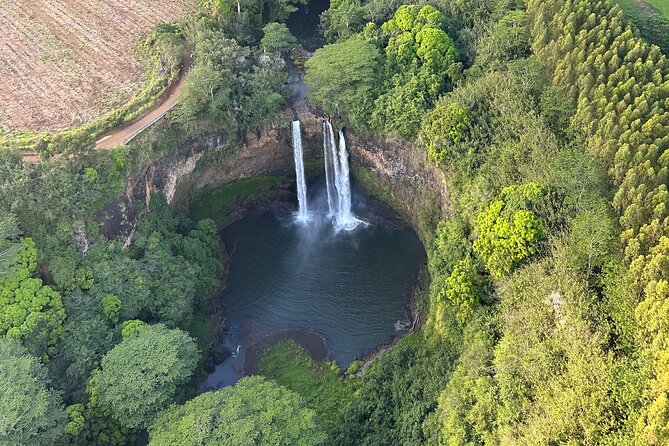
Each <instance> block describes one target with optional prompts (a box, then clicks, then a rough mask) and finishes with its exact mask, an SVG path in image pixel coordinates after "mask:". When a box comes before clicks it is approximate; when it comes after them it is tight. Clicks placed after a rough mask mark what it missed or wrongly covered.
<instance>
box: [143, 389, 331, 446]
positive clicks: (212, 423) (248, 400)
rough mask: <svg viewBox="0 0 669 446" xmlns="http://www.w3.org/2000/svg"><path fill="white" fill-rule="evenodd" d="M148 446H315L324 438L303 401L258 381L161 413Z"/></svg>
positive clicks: (312, 412)
mask: <svg viewBox="0 0 669 446" xmlns="http://www.w3.org/2000/svg"><path fill="white" fill-rule="evenodd" d="M149 433H150V440H149V445H150V446H188V445H193V446H196V445H197V446H315V445H319V444H321V443H322V441H323V440H324V439H325V435H324V433H323V431H322V429H321V426H320V424H319V422H318V420H317V418H316V415H315V413H314V411H312V410H311V409H308V408H306V407H305V406H304V401H303V400H302V398H301V397H300V396H299V395H297V394H295V393H293V392H291V391H290V390H288V389H286V388H285V387H281V386H279V385H277V384H275V383H273V382H271V381H267V380H265V379H264V378H262V377H260V376H252V377H249V378H243V379H242V380H240V381H239V382H238V383H237V385H236V386H234V387H225V388H223V389H221V390H218V391H216V392H208V393H204V394H202V395H200V396H198V397H196V398H194V399H192V400H190V401H188V402H186V403H185V404H184V405H182V406H174V407H171V408H170V409H167V410H165V411H164V412H162V413H161V414H160V415H159V416H158V418H157V419H156V421H155V423H153V425H152V426H151V427H150V429H149Z"/></svg>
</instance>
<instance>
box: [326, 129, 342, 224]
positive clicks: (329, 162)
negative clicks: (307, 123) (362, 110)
mask: <svg viewBox="0 0 669 446" xmlns="http://www.w3.org/2000/svg"><path fill="white" fill-rule="evenodd" d="M334 147H335V141H334V131H333V130H332V124H330V122H329V121H323V155H324V158H325V187H326V190H327V195H328V217H330V218H332V217H334V215H335V214H336V213H337V208H338V207H339V201H338V197H337V187H336V184H335V183H336V178H337V177H336V173H335V166H336V165H337V153H336V150H335V149H334Z"/></svg>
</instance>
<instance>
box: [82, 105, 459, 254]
mask: <svg viewBox="0 0 669 446" xmlns="http://www.w3.org/2000/svg"><path fill="white" fill-rule="evenodd" d="M297 112H298V115H299V118H300V121H301V122H302V129H303V147H304V156H305V169H306V172H307V175H308V176H309V177H317V176H320V175H322V174H323V136H322V122H323V119H324V117H323V116H322V114H321V113H320V112H319V111H318V110H316V109H314V108H311V107H309V106H307V105H302V106H300V107H299V108H298V110H297ZM291 119H292V113H291V112H289V111H287V112H286V116H285V122H286V124H285V125H280V126H276V127H274V128H268V129H264V130H262V131H261V132H258V133H251V134H249V135H247V137H246V143H245V144H243V145H241V146H238V147H234V148H230V147H229V146H228V144H227V142H228V141H227V138H226V135H225V133H223V132H221V133H216V134H210V135H206V136H204V137H200V138H198V139H196V140H190V141H187V142H186V143H185V144H184V145H183V146H182V147H180V148H179V149H177V150H176V151H174V152H173V153H172V154H170V155H167V156H165V157H161V158H158V159H156V160H154V161H153V162H152V163H151V164H150V165H149V166H148V168H147V169H146V170H145V172H144V173H143V174H142V175H140V176H138V177H137V178H134V179H132V180H130V181H129V183H128V185H127V188H126V193H125V194H124V195H123V196H121V197H119V198H118V199H116V200H114V201H113V202H111V203H110V204H108V205H107V206H106V207H105V208H104V209H102V210H101V211H100V212H98V213H97V214H96V216H95V219H96V221H98V222H99V223H100V232H101V233H102V234H103V235H105V236H107V237H108V238H111V239H118V240H122V241H124V242H125V243H126V244H129V243H130V241H131V240H132V234H133V232H134V227H135V224H136V222H137V220H138V218H139V216H140V215H141V214H142V213H143V212H145V211H146V210H147V209H148V203H149V201H150V198H151V195H152V194H153V193H155V192H156V191H163V193H164V194H165V196H166V198H167V200H168V202H170V203H171V204H172V205H173V206H174V207H180V208H185V207H187V205H188V203H189V201H190V200H191V198H192V197H193V194H194V193H196V192H197V191H199V190H201V189H204V188H207V189H215V188H217V187H220V186H222V185H225V184H227V183H230V182H233V181H236V180H241V179H246V178H252V177H257V176H264V175H276V176H286V177H294V175H295V171H294V165H293V153H292V146H291V139H290V138H291V135H290V130H289V126H288V123H289V122H290V121H291ZM346 135H347V136H346V137H347V142H348V148H349V151H350V156H351V166H352V172H353V176H354V181H355V180H359V182H360V183H361V186H362V187H363V189H365V190H366V191H367V192H370V193H373V194H374V195H375V196H376V197H377V198H380V199H382V200H384V201H386V202H388V204H389V205H390V206H392V207H393V208H394V209H395V210H396V211H397V212H398V213H400V214H401V215H402V216H403V217H404V218H405V219H406V221H407V222H408V223H410V224H411V225H412V226H413V227H414V229H418V224H419V222H418V215H419V213H420V210H421V208H422V207H423V206H424V203H425V200H426V199H430V200H431V201H432V203H433V205H436V207H437V209H436V211H437V212H439V213H440V214H441V216H442V217H445V216H446V215H447V214H448V212H449V201H448V193H447V190H446V187H445V181H444V177H443V173H442V172H441V171H439V170H438V169H436V168H434V167H433V166H431V165H429V164H427V163H426V162H425V155H424V151H422V150H420V149H419V148H417V147H415V146H413V145H412V144H408V143H406V142H405V141H401V140H395V139H381V138H376V137H370V136H366V135H360V134H356V133H354V132H347V133H346ZM205 155H206V156H205ZM358 176H359V177H360V178H356V177H358ZM363 176H364V178H362V177H363ZM371 189H373V190H371Z"/></svg>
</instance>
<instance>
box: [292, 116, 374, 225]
mask: <svg viewBox="0 0 669 446" xmlns="http://www.w3.org/2000/svg"><path fill="white" fill-rule="evenodd" d="M292 132H293V155H294V158H295V174H296V177H297V199H298V202H299V209H298V212H297V216H296V218H297V221H299V222H301V223H304V222H306V221H308V220H309V211H308V207H307V186H306V181H305V178H304V160H303V154H302V135H301V131H300V121H293V123H292ZM323 151H324V154H325V184H326V190H327V197H328V218H330V219H332V222H333V224H334V227H335V230H338V231H339V230H345V231H351V230H353V229H355V228H356V227H357V226H358V225H359V224H360V223H363V222H362V220H359V219H357V218H356V217H355V216H354V215H353V212H352V211H351V179H350V173H349V165H348V151H347V150H346V139H345V138H344V133H343V132H342V131H341V130H340V131H339V145H337V141H336V139H335V134H334V129H333V128H332V124H331V123H330V122H329V121H324V122H323Z"/></svg>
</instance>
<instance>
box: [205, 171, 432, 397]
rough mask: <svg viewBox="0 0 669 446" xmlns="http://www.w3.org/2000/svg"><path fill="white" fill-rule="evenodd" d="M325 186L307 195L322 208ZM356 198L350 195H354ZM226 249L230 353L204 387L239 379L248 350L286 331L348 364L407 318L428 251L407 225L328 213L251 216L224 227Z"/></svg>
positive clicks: (397, 329)
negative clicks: (352, 224)
mask: <svg viewBox="0 0 669 446" xmlns="http://www.w3.org/2000/svg"><path fill="white" fill-rule="evenodd" d="M323 186H324V185H323V184H322V183H321V184H319V187H313V186H312V189H314V190H315V189H319V190H318V192H317V193H316V195H315V196H313V197H310V198H312V201H313V202H314V203H320V205H321V206H322V205H323V204H326V203H323V201H325V196H324V195H325V194H324V189H323ZM360 198H361V197H359V196H357V194H354V200H356V199H360ZM221 237H222V240H223V242H224V244H225V246H226V249H227V251H228V252H229V254H230V268H229V279H228V285H227V289H226V291H225V292H224V296H223V300H224V302H225V314H226V317H227V325H228V335H227V337H226V343H227V347H228V348H229V349H230V350H231V351H232V352H233V355H232V356H230V357H229V358H228V359H226V360H225V361H224V362H223V363H221V364H220V365H218V366H217V368H216V370H215V371H214V372H213V373H212V374H211V375H209V377H208V378H207V381H206V383H205V384H204V385H203V390H210V389H216V388H219V387H222V386H226V385H232V384H234V383H235V382H236V381H237V380H239V379H240V378H241V377H242V376H243V372H244V360H245V352H246V349H247V348H248V347H249V346H251V345H253V344H255V343H257V342H258V341H259V340H261V339H263V337H266V336H268V335H272V334H275V333H278V332H282V331H284V330H309V331H310V332H316V333H318V334H319V335H320V336H321V337H322V338H323V339H324V341H325V344H326V346H327V349H328V352H329V354H330V357H331V359H334V360H336V361H337V363H338V364H339V365H340V366H341V367H342V368H344V369H345V368H346V367H348V365H349V364H350V363H351V361H353V360H354V359H356V358H360V357H362V356H364V355H365V354H367V353H369V352H371V351H373V350H374V349H376V348H377V347H378V346H379V345H382V344H385V343H387V342H389V341H390V340H391V339H392V338H393V337H394V336H396V335H398V334H400V333H401V332H402V331H403V330H404V329H406V328H407V327H408V326H409V324H410V320H409V315H408V313H407V305H408V304H409V300H410V294H411V290H412V288H413V285H414V283H415V281H416V277H417V272H418V269H419V267H420V265H421V264H422V263H423V262H424V260H425V252H424V250H423V247H422V245H421V243H420V241H419V239H418V237H417V236H416V234H415V233H414V232H413V231H411V230H410V229H403V230H390V229H385V228H382V227H378V226H368V227H365V228H360V229H358V230H355V231H351V232H336V231H335V230H334V228H333V227H332V225H331V224H330V223H329V221H327V220H322V221H321V222H320V223H319V222H318V221H315V222H314V224H313V225H311V226H308V227H305V226H302V225H296V224H295V223H294V222H293V220H292V218H291V217H280V216H275V215H270V214H250V215H248V216H247V217H245V218H244V219H242V220H240V221H238V222H236V223H234V224H232V225H230V226H229V227H227V228H226V229H224V230H223V232H222V233H221Z"/></svg>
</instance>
